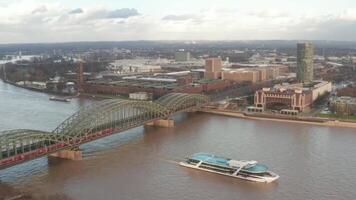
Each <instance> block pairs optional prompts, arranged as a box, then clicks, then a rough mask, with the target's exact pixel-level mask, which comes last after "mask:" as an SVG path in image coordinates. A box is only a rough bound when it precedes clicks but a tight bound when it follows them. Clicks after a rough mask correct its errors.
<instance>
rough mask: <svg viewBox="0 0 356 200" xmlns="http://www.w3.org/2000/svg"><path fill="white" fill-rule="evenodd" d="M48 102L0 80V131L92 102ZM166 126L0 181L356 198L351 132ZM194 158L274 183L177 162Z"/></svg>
mask: <svg viewBox="0 0 356 200" xmlns="http://www.w3.org/2000/svg"><path fill="white" fill-rule="evenodd" d="M48 97H49V96H48V95H47V94H42V93H37V92H32V91H28V90H25V89H21V88H16V87H14V86H11V85H7V84H4V83H3V82H1V81H0V117H1V118H0V130H7V129H17V128H29V129H37V130H47V131H50V130H52V129H54V128H55V127H56V125H58V124H59V123H60V122H61V121H63V120H64V119H65V118H67V117H68V116H70V115H71V114H72V113H74V112H75V111H76V110H77V109H78V108H79V107H80V106H84V105H87V104H90V103H91V102H92V101H90V100H83V99H82V100H81V99H74V100H73V101H72V102H71V103H62V102H54V101H49V100H48ZM175 120H176V127H175V128H155V127H149V128H147V127H139V128H135V129H131V130H129V131H126V132H123V133H119V134H116V135H113V136H110V137H107V138H104V139H101V140H98V141H95V142H92V143H89V144H86V145H83V146H81V150H82V151H83V154H84V160H83V161H69V160H61V159H54V158H51V159H47V158H40V159H37V160H34V161H31V162H28V163H25V164H22V165H18V166H16V167H12V168H10V169H6V170H2V171H0V181H1V182H3V183H6V184H7V185H10V186H11V187H14V188H18V189H21V190H24V191H28V192H30V193H33V194H55V193H59V194H65V195H67V196H68V197H70V198H71V199H73V200H99V199H103V200H118V199H128V200H134V199H135V200H136V199H144V200H151V199H152V200H157V199H172V200H176V199H177V200H178V199H179V200H180V199H187V200H190V199H191V200H194V199H206V200H210V199H211V200H213V199H253V200H254V199H263V200H284V199H289V200H294V199H296V200H299V199H301V200H302V199H317V200H322V199H345V200H349V199H356V190H355V185H356V178H355V176H356V167H355V166H356V156H354V153H356V131H355V129H348V128H335V127H320V126H313V125H301V124H293V123H281V122H269V121H254V120H244V119H237V118H228V117H224V116H216V115H210V114H203V113H195V114H182V115H178V116H175ZM195 152H211V153H215V154H218V155H223V156H227V157H231V158H236V159H253V160H258V161H260V162H262V163H265V164H267V165H268V166H269V167H270V169H271V170H272V171H274V172H276V173H277V174H279V175H280V176H281V177H280V179H279V180H278V182H276V183H272V184H260V183H251V182H246V181H242V180H238V179H233V178H229V177H225V176H220V175H215V174H209V173H205V172H201V171H194V170H191V169H186V168H182V167H180V166H178V165H177V162H178V161H179V160H182V159H184V157H185V156H186V155H189V154H192V153H195Z"/></svg>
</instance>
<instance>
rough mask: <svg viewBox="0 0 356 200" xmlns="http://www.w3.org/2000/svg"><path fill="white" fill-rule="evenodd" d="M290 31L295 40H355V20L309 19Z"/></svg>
mask: <svg viewBox="0 0 356 200" xmlns="http://www.w3.org/2000/svg"><path fill="white" fill-rule="evenodd" d="M292 30H293V33H294V34H296V37H297V38H307V39H321V40H356V20H351V19H338V18H330V19H324V20H315V19H310V20H306V21H304V22H303V23H302V24H300V25H298V26H296V27H294V29H292Z"/></svg>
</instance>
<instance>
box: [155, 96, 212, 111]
mask: <svg viewBox="0 0 356 200" xmlns="http://www.w3.org/2000/svg"><path fill="white" fill-rule="evenodd" d="M209 101H210V99H209V97H207V96H205V95H200V94H185V93H170V94H167V95H165V96H163V97H161V98H159V99H158V100H157V101H156V102H157V103H158V104H161V105H162V106H164V107H166V108H167V109H168V110H169V111H170V112H171V113H176V112H185V111H189V110H192V109H193V110H196V109H199V108H201V107H202V106H203V105H205V104H206V103H208V102H209Z"/></svg>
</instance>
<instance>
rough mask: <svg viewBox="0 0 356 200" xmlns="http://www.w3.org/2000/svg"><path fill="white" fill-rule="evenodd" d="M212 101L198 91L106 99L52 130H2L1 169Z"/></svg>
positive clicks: (0, 145)
mask: <svg viewBox="0 0 356 200" xmlns="http://www.w3.org/2000/svg"><path fill="white" fill-rule="evenodd" d="M207 103H209V98H208V97H206V96H204V95H199V94H183V93H171V94H167V95H165V96H163V97H161V98H159V99H158V100H156V101H153V102H151V101H131V100H121V99H120V100H119V99H112V100H104V101H100V102H98V103H95V104H93V105H90V106H87V107H83V108H81V109H80V110H79V111H78V112H76V113H74V114H73V115H72V116H70V117H69V118H67V119H66V120H65V121H63V122H62V123H61V124H60V125H59V126H58V127H57V128H56V129H54V130H53V131H52V132H44V131H37V130H26V129H19V130H10V131H3V132H0V169H4V168H7V167H10V166H13V165H17V164H20V163H23V162H26V161H29V160H32V159H36V158H39V157H42V156H46V155H50V154H54V153H58V152H61V151H63V150H71V149H76V148H78V147H79V146H80V145H82V144H84V143H88V142H91V141H94V140H97V139H99V138H103V137H106V136H109V135H112V134H114V133H118V132H122V131H125V130H128V129H131V128H134V127H139V126H142V125H145V124H149V123H151V124H155V122H157V121H165V120H169V118H170V117H171V116H172V115H174V114H177V113H180V112H194V111H198V110H200V109H201V108H202V107H203V106H204V105H206V104H207Z"/></svg>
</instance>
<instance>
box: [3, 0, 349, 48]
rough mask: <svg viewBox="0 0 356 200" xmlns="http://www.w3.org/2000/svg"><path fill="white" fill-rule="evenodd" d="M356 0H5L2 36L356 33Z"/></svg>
mask: <svg viewBox="0 0 356 200" xmlns="http://www.w3.org/2000/svg"><path fill="white" fill-rule="evenodd" d="M355 25H356V2H353V1H350V0H341V1H338V2H336V1H332V2H328V3H325V1H321V0H313V1H304V0H303V1H299V2H284V1H281V0H272V1H269V2H268V3H267V2H262V1H259V0H252V1H249V2H246V1H231V0H224V1H219V2H216V1H201V0H198V1H194V2H189V1H186V0H183V1H179V2H169V3H167V2H166V1H161V0H154V1H150V3H147V2H144V1H142V0H133V1H129V2H128V1H120V2H117V1H112V0H104V1H83V0H79V1H68V0H64V1H58V0H38V1H35V0H30V1H18V2H16V3H13V2H12V1H9V0H0V43H32V42H35V43H36V42H73V41H122V40H275V39H278V40H279V39H281V40H346V41H349V40H353V41H354V40H356V28H355V27H356V26H355Z"/></svg>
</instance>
